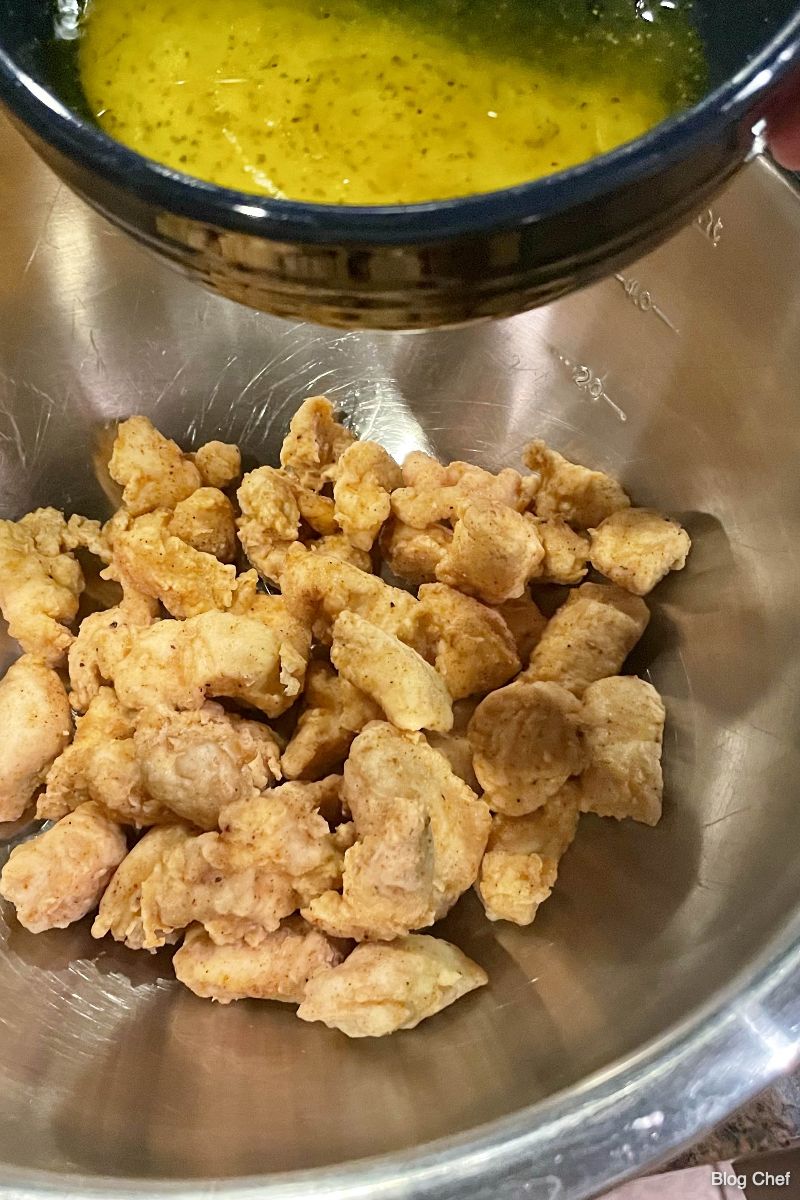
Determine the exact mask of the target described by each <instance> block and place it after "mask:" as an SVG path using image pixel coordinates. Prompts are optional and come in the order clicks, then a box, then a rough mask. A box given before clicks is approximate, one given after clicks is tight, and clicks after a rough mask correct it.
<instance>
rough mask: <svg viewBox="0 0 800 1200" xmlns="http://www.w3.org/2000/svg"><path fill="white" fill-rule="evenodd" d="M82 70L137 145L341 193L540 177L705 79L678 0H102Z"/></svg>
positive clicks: (397, 199)
mask: <svg viewBox="0 0 800 1200" xmlns="http://www.w3.org/2000/svg"><path fill="white" fill-rule="evenodd" d="M79 67H80V76H81V82H82V85H83V90H84V93H85V96H86V99H87V102H88V104H89V106H90V108H91V111H92V112H93V114H94V115H95V117H96V119H97V120H98V121H99V123H100V124H101V125H102V126H103V128H104V129H105V130H106V131H107V132H108V133H110V134H111V135H112V136H114V137H116V138H117V139H119V140H120V141H122V142H124V143H125V144H126V145H128V146H130V147H132V148H133V149H135V150H138V151H139V152H140V153H142V154H145V155H147V156H148V157H150V158H154V159H156V160H157V161H159V162H162V163H164V164H166V165H168V166H170V167H173V168H175V169H176V170H178V171H181V172H184V173H185V174H189V175H195V176H197V177H199V178H200V179H205V180H209V181H211V182H214V183H218V184H222V185H224V186H227V187H231V188H235V189H239V190H242V191H249V192H254V193H262V194H264V193H266V194H267V195H270V196H274V197H284V198H291V199H300V200H310V201H316V202H322V203H334V204H336V203H339V204H341V203H345V204H395V203H414V202H418V201H425V200H434V199H442V198H445V197H452V196H461V195H469V194H473V193H477V192H487V191H493V190H495V189H498V188H504V187H508V186H512V185H514V184H518V183H523V182H525V181H527V180H531V179H535V178H538V177H540V176H542V175H546V174H549V173H551V172H553V171H558V170H561V169H563V168H565V167H568V166H571V165H574V164H575V163H579V162H582V161H584V160H586V159H589V158H591V157H593V156H594V155H596V154H600V153H603V152H605V151H607V150H610V149H612V148H613V147H615V146H617V145H619V144H621V143H623V142H626V141H629V140H630V139H632V138H634V137H636V136H638V135H639V134H641V133H643V132H644V131H646V130H647V129H649V128H651V127H652V126H653V125H655V124H657V123H658V122H659V121H661V120H662V119H663V118H665V117H666V116H668V115H670V114H671V113H673V112H676V111H679V110H680V109H681V108H684V107H686V106H687V105H689V104H690V103H691V102H692V101H693V100H694V99H696V98H697V97H698V96H699V95H700V93H701V92H702V90H703V84H704V66H703V57H702V51H701V47H700V44H699V40H698V38H697V36H696V34H695V33H694V31H693V29H692V26H691V24H690V21H689V18H688V15H687V14H686V12H684V11H683V10H682V8H681V6H680V0H674V2H673V0H670V2H669V3H668V4H662V5H659V4H657V3H654V4H653V5H652V11H651V9H650V8H649V7H643V6H642V4H641V3H635V2H634V0H606V2H602V0H596V2H595V3H586V2H585V0H560V2H556V0H538V2H537V0H499V2H495V0H425V2H423V0H93V2H92V3H91V4H90V5H89V8H88V11H87V14H86V16H85V18H84V23H83V27H82V36H81V38H80V42H79Z"/></svg>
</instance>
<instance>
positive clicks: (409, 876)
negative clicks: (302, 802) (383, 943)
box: [304, 722, 490, 941]
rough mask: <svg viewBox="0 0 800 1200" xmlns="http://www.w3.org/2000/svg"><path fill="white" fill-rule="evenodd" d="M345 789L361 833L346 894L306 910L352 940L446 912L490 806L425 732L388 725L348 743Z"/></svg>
mask: <svg viewBox="0 0 800 1200" xmlns="http://www.w3.org/2000/svg"><path fill="white" fill-rule="evenodd" d="M342 795H343V799H344V802H345V804H346V806H347V808H348V809H349V811H350V812H351V813H352V816H353V821H354V823H355V827H356V834H357V838H358V840H357V842H356V844H355V846H353V848H352V849H350V850H348V851H347V853H346V855H345V860H344V889H343V894H342V895H338V894H336V893H328V894H326V895H323V896H320V898H319V899H318V900H315V901H314V902H313V903H312V904H311V905H309V907H308V908H307V909H305V910H304V916H306V918H307V919H308V920H309V921H311V923H312V924H315V925H316V924H318V925H320V927H321V928H323V929H325V930H326V932H328V933H329V934H331V935H332V936H337V937H353V938H355V939H356V940H358V941H361V940H363V939H364V938H365V937H374V938H383V939H385V938H391V937H397V936H400V935H401V934H403V933H407V932H409V930H411V929H420V928H423V927H425V926H426V925H430V924H432V923H433V922H434V921H437V920H439V919H440V918H441V917H443V916H444V915H445V913H447V912H448V911H449V910H450V908H452V906H453V904H455V902H456V900H457V899H458V897H459V896H460V895H462V893H463V892H465V891H466V890H467V888H469V887H470V885H471V884H472V883H473V882H474V880H475V878H476V876H477V872H478V867H479V864H480V861H481V856H482V854H483V851H484V848H485V846H486V839H487V837H488V835H489V825H490V815H489V811H488V809H487V807H486V805H485V804H484V803H483V802H482V801H481V800H479V799H478V798H477V797H476V796H475V794H474V792H472V791H471V789H470V788H469V787H468V786H467V785H466V784H465V783H464V782H463V780H461V779H460V778H459V777H458V776H457V775H456V774H455V773H454V772H453V771H452V770H451V768H450V765H449V763H448V762H447V760H446V759H445V757H444V756H443V755H441V754H440V753H439V752H438V751H436V750H433V749H432V748H431V747H430V746H429V745H428V744H427V743H426V742H425V740H424V738H422V737H420V736H419V735H414V734H403V733H400V732H399V731H398V730H396V729H394V728H392V726H391V725H388V724H386V723H385V722H373V723H372V724H370V725H368V726H367V727H366V729H364V730H363V731H362V732H361V733H360V734H359V735H358V737H357V738H356V740H355V741H354V742H353V746H352V748H351V751H350V757H349V758H348V760H347V762H346V763H345V769H344V788H343V792H342Z"/></svg>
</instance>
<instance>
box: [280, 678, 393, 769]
mask: <svg viewBox="0 0 800 1200" xmlns="http://www.w3.org/2000/svg"><path fill="white" fill-rule="evenodd" d="M380 717H381V710H380V707H379V706H378V705H377V704H376V703H375V701H374V700H371V699H370V698H369V696H367V695H365V693H364V692H362V691H360V690H359V689H358V688H357V687H353V685H352V683H348V682H347V680H346V679H343V678H342V677H341V676H340V675H337V673H336V671H334V669H333V667H331V666H330V665H329V664H328V663H326V662H322V661H317V662H312V663H310V664H309V667H308V672H307V673H306V686H305V692H304V694H303V708H302V710H301V712H300V717H299V719H298V721H297V726H296V728H295V731H294V734H293V736H292V738H291V741H290V742H289V744H288V746H287V747H286V749H285V750H284V752H283V755H282V757H281V768H282V770H283V773H284V775H285V776H286V778H287V779H319V778H321V777H322V776H323V775H327V774H328V773H329V772H331V771H334V770H337V769H338V768H339V767H340V766H341V764H342V763H343V762H344V760H345V759H346V758H347V754H348V751H349V749H350V745H351V743H352V741H353V738H354V737H355V736H356V734H357V733H359V732H360V731H361V730H362V729H363V728H364V726H365V725H366V724H368V722H370V721H376V720H379V719H380Z"/></svg>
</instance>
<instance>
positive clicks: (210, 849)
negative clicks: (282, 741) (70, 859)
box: [143, 776, 342, 946]
mask: <svg viewBox="0 0 800 1200" xmlns="http://www.w3.org/2000/svg"><path fill="white" fill-rule="evenodd" d="M339 784H340V780H339V777H338V776H334V777H333V778H331V779H327V780H321V781H320V782H319V783H287V784H283V785H281V786H280V787H276V788H273V789H272V790H271V791H269V792H266V793H264V794H263V795H260V796H254V797H251V798H249V799H246V800H239V801H236V802H234V803H233V804H229V805H227V806H226V808H224V809H223V810H222V812H221V813H220V828H221V830H222V832H221V833H204V834H201V835H200V836H199V837H196V838H191V839H190V840H189V841H188V842H186V843H185V844H184V845H181V846H179V847H178V848H177V849H176V850H175V851H173V853H171V854H170V855H169V856H168V858H167V859H166V860H165V862H164V864H163V866H161V867H160V868H159V869H158V871H157V872H155V873H154V874H153V875H152V876H151V877H150V878H149V879H148V881H147V883H146V886H145V890H144V893H143V895H144V897H145V898H146V899H147V900H148V902H149V903H150V904H151V905H152V908H151V910H150V911H151V912H152V913H153V914H155V915H156V918H157V920H156V924H157V926H158V927H159V928H161V929H168V930H177V929H184V928H185V927H186V926H187V925H190V924H191V923H192V922H193V921H199V922H200V923H201V924H202V925H204V926H205V928H206V930H207V932H208V934H209V936H210V937H211V939H212V941H214V942H215V943H216V944H218V945H228V944H230V943H235V942H240V941H244V942H246V943H247V944H248V945H250V946H258V945H260V944H261V943H262V942H263V940H264V938H265V937H266V935H267V934H269V933H272V932H273V931H274V930H275V929H277V928H278V926H279V924H280V922H281V921H282V920H283V918H284V917H287V916H289V915H290V914H291V913H293V912H294V911H295V910H296V909H297V908H299V907H300V905H301V904H305V903H308V902H309V901H310V900H313V899H314V898H315V897H316V896H318V895H321V894H322V893H323V892H326V891H328V890H329V889H331V888H335V887H338V886H340V885H341V878H342V852H341V850H340V848H339V846H338V845H337V842H336V839H335V838H334V835H333V834H332V833H331V832H330V829H329V828H328V823H327V821H326V820H325V818H324V817H323V816H322V814H321V813H320V811H319V804H320V803H328V802H329V801H330V798H331V793H332V792H333V791H338V787H339Z"/></svg>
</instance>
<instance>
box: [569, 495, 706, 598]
mask: <svg viewBox="0 0 800 1200" xmlns="http://www.w3.org/2000/svg"><path fill="white" fill-rule="evenodd" d="M589 532H590V534H591V538H592V550H591V555H592V566H593V567H595V568H596V570H598V571H599V572H600V574H601V575H605V576H606V577H607V578H608V579H610V580H611V582H612V583H616V584H617V585H618V587H621V588H625V590H626V591H628V592H633V593H634V595H636V596H646V595H647V594H648V592H652V590H653V588H654V587H655V586H656V584H657V583H660V582H661V580H662V579H663V578H664V576H665V575H667V574H669V572H670V571H680V570H682V569H683V567H684V566H685V565H686V559H687V556H688V554H689V551H690V549H691V546H692V543H691V540H690V538H689V535H688V533H687V532H686V530H685V529H682V528H681V526H680V525H679V524H678V522H677V521H671V520H670V518H669V517H663V516H662V515H661V513H657V512H653V511H652V510H651V509H649V508H626V509H623V510H622V511H620V512H616V513H612V515H611V516H610V517H606V519H605V521H603V522H602V524H601V525H599V526H598V527H597V529H591V530H590V531H589Z"/></svg>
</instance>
